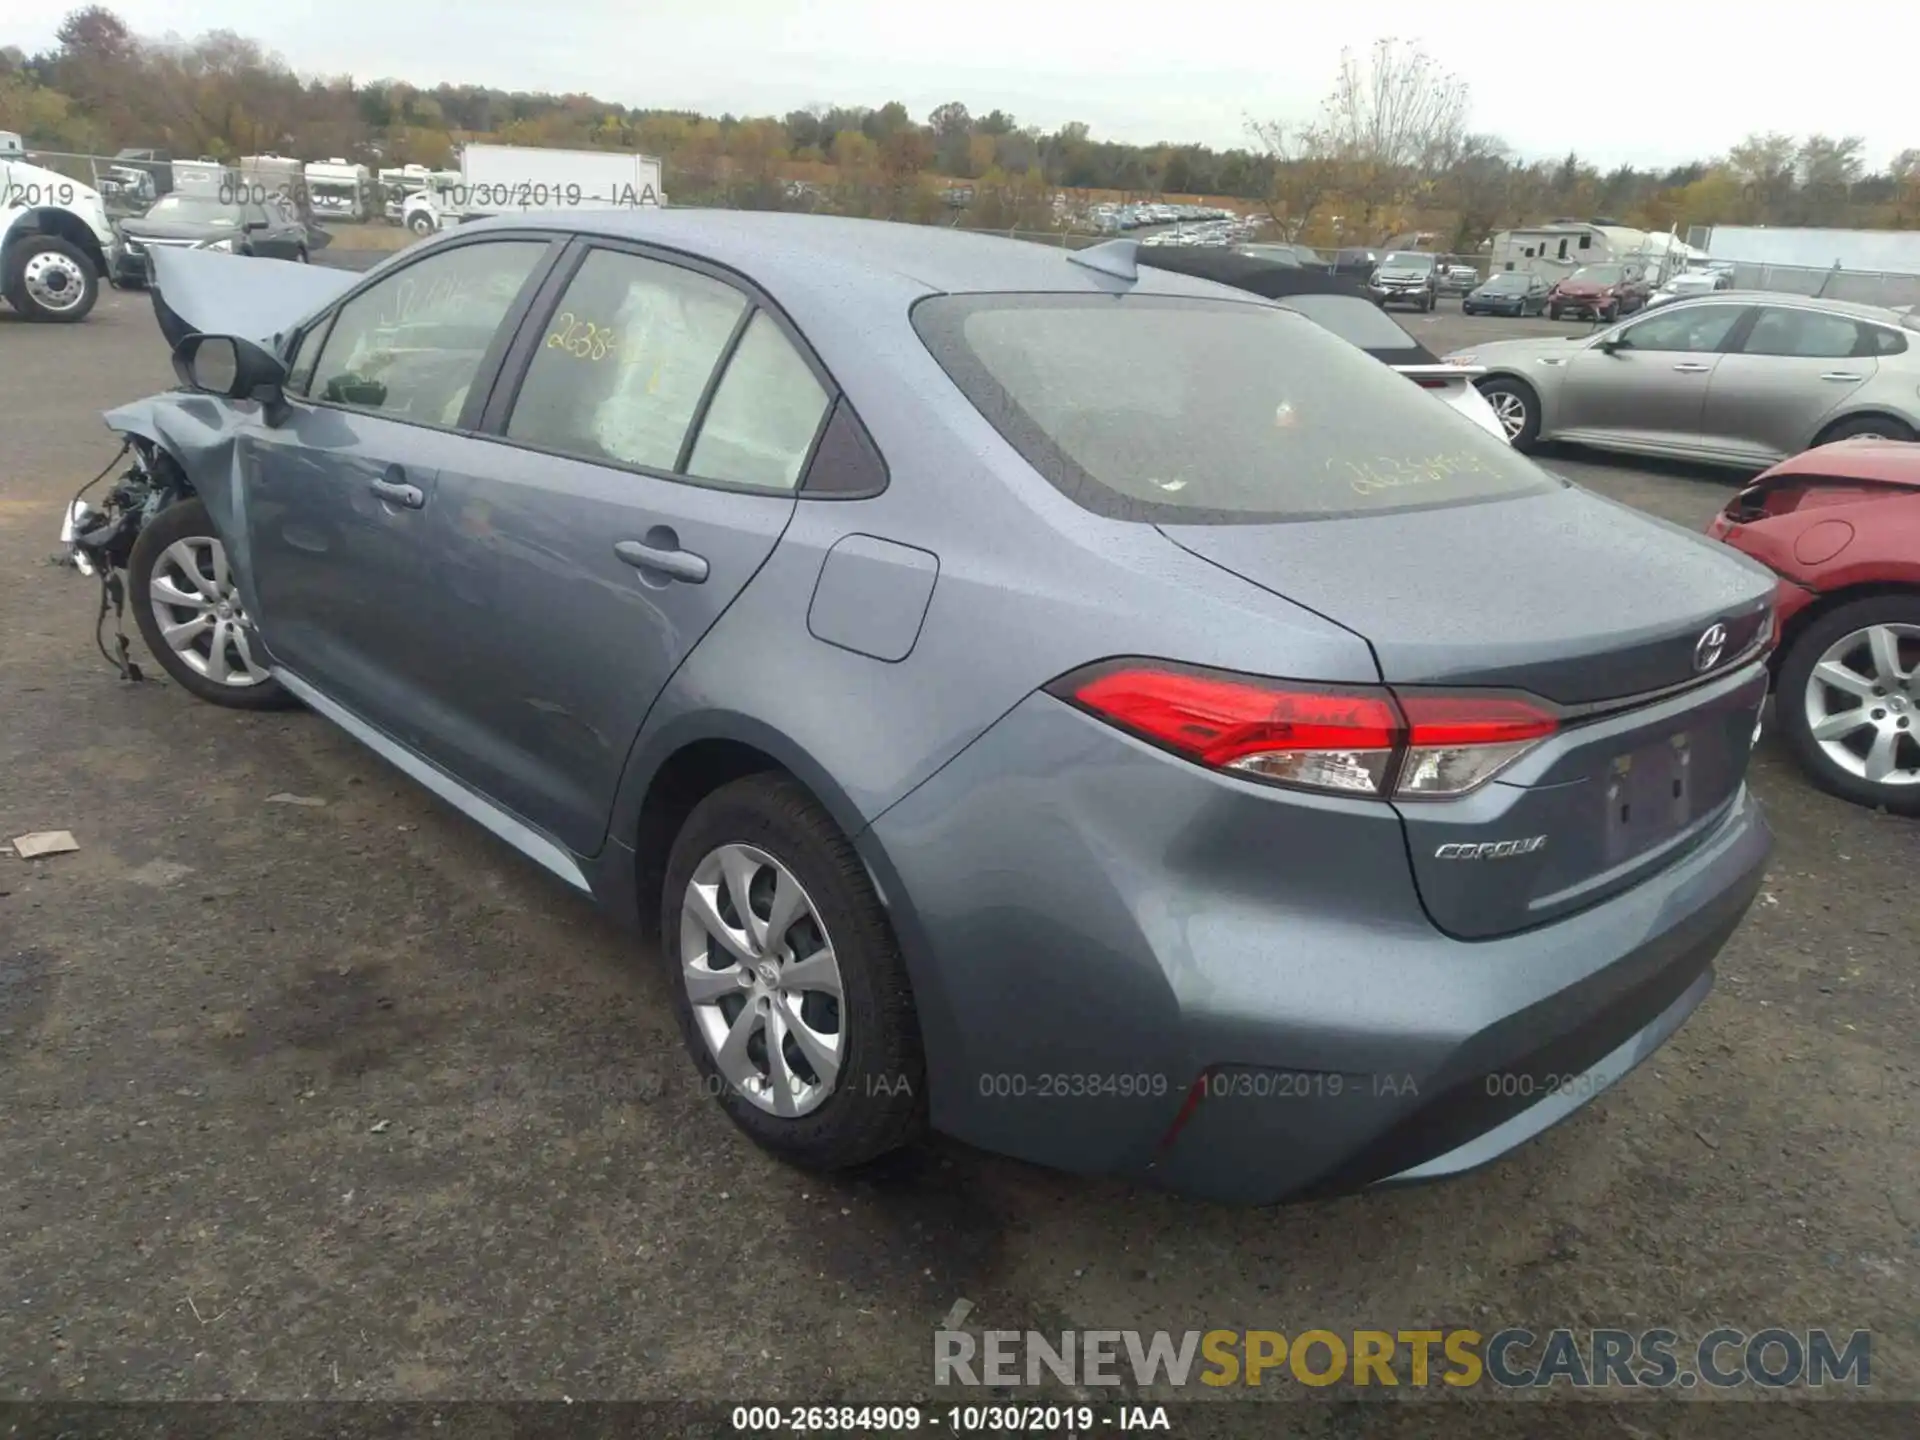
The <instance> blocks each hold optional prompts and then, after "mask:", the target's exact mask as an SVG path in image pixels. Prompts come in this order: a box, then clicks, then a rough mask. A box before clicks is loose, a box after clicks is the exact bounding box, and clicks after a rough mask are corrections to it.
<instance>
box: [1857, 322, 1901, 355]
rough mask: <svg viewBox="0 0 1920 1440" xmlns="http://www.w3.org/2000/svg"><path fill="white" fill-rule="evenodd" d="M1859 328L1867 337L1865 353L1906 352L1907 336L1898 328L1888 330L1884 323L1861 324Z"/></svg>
mask: <svg viewBox="0 0 1920 1440" xmlns="http://www.w3.org/2000/svg"><path fill="white" fill-rule="evenodd" d="M1860 329H1861V331H1862V332H1863V333H1864V334H1865V335H1866V337H1867V344H1866V353H1867V354H1869V355H1901V354H1904V353H1905V352H1906V348H1907V338H1906V336H1904V335H1902V334H1901V333H1900V332H1899V331H1898V330H1889V329H1887V328H1886V326H1884V325H1862V326H1861V327H1860Z"/></svg>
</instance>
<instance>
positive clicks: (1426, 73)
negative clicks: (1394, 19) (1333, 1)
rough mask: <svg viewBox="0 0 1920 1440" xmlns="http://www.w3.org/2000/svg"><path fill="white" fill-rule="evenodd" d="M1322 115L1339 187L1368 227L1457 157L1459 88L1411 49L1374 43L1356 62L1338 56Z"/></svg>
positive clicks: (1462, 97) (1463, 101)
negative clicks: (1337, 169)
mask: <svg viewBox="0 0 1920 1440" xmlns="http://www.w3.org/2000/svg"><path fill="white" fill-rule="evenodd" d="M1324 115H1325V121H1324V125H1323V129H1324V131H1325V134H1326V137H1327V139H1328V141H1329V143H1330V146H1331V149H1332V151H1333V154H1334V156H1335V158H1336V159H1337V160H1338V161H1339V164H1340V168H1341V171H1342V189H1343V190H1344V191H1345V192H1346V194H1347V196H1348V198H1349V199H1350V200H1352V201H1354V202H1356V203H1357V204H1358V205H1359V206H1360V208H1361V211H1362V213H1363V218H1364V223H1365V225H1366V226H1367V227H1368V228H1371V227H1372V226H1373V224H1374V221H1375V219H1376V218H1377V217H1378V216H1379V214H1380V213H1381V212H1382V211H1383V210H1386V209H1388V208H1390V207H1391V206H1393V205H1395V204H1397V203H1399V202H1400V201H1401V200H1402V199H1404V198H1405V197H1406V196H1407V195H1408V194H1410V193H1412V191H1413V190H1414V189H1415V188H1416V187H1417V186H1418V184H1419V183H1420V182H1421V181H1422V180H1423V179H1425V178H1427V177H1429V176H1432V175H1433V174H1435V173H1436V172H1437V171H1438V170H1439V168H1440V167H1441V166H1442V165H1443V164H1444V163H1445V160H1446V157H1447V156H1448V155H1450V154H1453V153H1456V152H1457V151H1458V148H1459V145H1460V138H1461V132H1462V130H1463V128H1464V126H1465V124H1466V116H1467V86H1466V82H1465V81H1463V80H1461V79H1459V78H1458V77H1456V76H1454V75H1452V74H1450V73H1448V72H1447V71H1445V70H1442V69H1441V68H1440V66H1439V65H1438V64H1437V63H1435V62H1434V61H1433V60H1432V59H1431V58H1429V57H1428V55H1427V53H1426V52H1425V51H1424V50H1422V49H1421V48H1420V47H1419V46H1418V45H1417V44H1412V43H1409V42H1404V41H1400V40H1394V39H1385V40H1380V41H1377V42H1375V44H1374V46H1373V49H1372V50H1371V51H1370V52H1369V53H1368V55H1367V57H1366V58H1365V59H1364V60H1362V59H1360V58H1359V57H1357V56H1356V55H1355V54H1354V53H1353V52H1352V51H1351V50H1349V51H1347V52H1345V53H1344V54H1343V55H1342V56H1341V58H1340V75H1339V78H1338V79H1337V80H1336V81H1335V83H1334V87H1333V94H1332V95H1330V96H1329V97H1328V98H1327V102H1326V106H1325V109H1324Z"/></svg>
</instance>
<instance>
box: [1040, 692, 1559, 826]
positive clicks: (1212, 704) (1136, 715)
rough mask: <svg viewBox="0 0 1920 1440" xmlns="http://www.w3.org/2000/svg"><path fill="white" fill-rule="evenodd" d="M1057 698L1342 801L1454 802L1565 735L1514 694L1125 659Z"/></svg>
mask: <svg viewBox="0 0 1920 1440" xmlns="http://www.w3.org/2000/svg"><path fill="white" fill-rule="evenodd" d="M1047 689H1048V691H1049V692H1050V693H1051V694H1053V695H1055V696H1057V697H1059V698H1060V699H1062V700H1066V701H1068V702H1069V703H1071V704H1074V705H1077V706H1079V707H1080V708H1081V709H1082V710H1085V711H1087V712H1088V713H1089V714H1092V715H1095V716H1097V717H1098V718H1100V719H1102V720H1105V721H1107V722H1108V723H1109V724H1112V725H1116V726H1118V727H1119V728H1121V729H1123V730H1127V731H1130V732H1132V733H1133V734H1135V735H1137V736H1139V737H1140V738H1141V739H1143V740H1147V741H1150V742H1151V743H1153V744H1156V745H1159V746H1161V747H1162V748H1164V749H1167V750H1171V751H1173V752H1174V753H1175V754H1178V755H1182V756H1184V757H1185V758H1187V759H1189V760H1191V761H1193V762H1195V763H1196V764H1200V765H1206V766H1210V767H1212V768H1214V769H1216V770H1226V771H1230V772H1232V773H1234V774H1238V775H1241V776H1244V777H1246V778H1248V779H1254V780H1264V781H1267V782H1269V783H1272V784H1276V785H1291V786H1297V787H1299V788H1301V789H1307V790H1319V791H1325V792H1330V793H1333V794H1342V795H1365V796H1376V797H1387V796H1392V797H1395V798H1398V799H1407V800H1419V799H1445V798H1448V797H1451V796H1456V795H1464V794H1466V793H1467V792H1468V791H1470V790H1474V789H1476V788H1478V787H1479V786H1481V785H1483V784H1485V783H1486V782H1487V781H1488V780H1491V779H1492V778H1493V777H1494V776H1495V775H1496V774H1498V773H1499V772H1500V771H1502V770H1504V769H1505V768H1506V767H1507V766H1509V765H1511V764H1512V763H1513V762H1514V761H1515V760H1517V759H1519V758H1520V756H1521V755H1523V754H1525V753H1526V752H1527V751H1528V750H1530V749H1532V748H1533V747H1534V746H1535V745H1537V744H1538V743H1539V742H1540V741H1541V740H1543V739H1545V738H1546V737H1547V736H1549V735H1551V734H1553V733H1554V732H1555V731H1556V730H1557V729H1558V728H1559V725H1560V721H1559V716H1558V715H1557V713H1556V712H1555V711H1554V710H1553V709H1552V708H1551V707H1550V706H1548V705H1547V704H1546V703H1545V702H1544V701H1540V700H1536V699H1533V698H1532V697H1530V696H1523V695H1517V694H1513V693H1511V692H1507V691H1471V690H1459V691H1445V692H1441V691H1428V690H1401V691H1398V692H1395V691H1391V690H1388V689H1385V688H1384V687H1379V686H1371V685H1313V684H1302V683H1294V682H1290V681H1283V680H1263V679H1257V678H1254V677H1251V676H1243V675H1231V674H1227V673H1224V672H1222V671H1217V670H1202V669H1198V668H1196V667H1191V666H1182V665H1173V664H1169V663H1165V662H1161V661H1148V660H1119V661H1107V662H1104V663H1102V664H1099V665H1093V666H1089V667H1088V668H1086V669H1084V670H1078V671H1075V672H1074V673H1073V674H1071V675H1067V676H1063V677H1062V678H1061V679H1059V680H1056V681H1055V682H1054V683H1053V684H1052V685H1049V686H1048V687H1047Z"/></svg>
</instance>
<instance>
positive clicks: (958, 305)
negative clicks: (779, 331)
mask: <svg viewBox="0 0 1920 1440" xmlns="http://www.w3.org/2000/svg"><path fill="white" fill-rule="evenodd" d="M1296 298H1297V297H1296ZM913 320H914V325H915V328H916V329H918V331H919V332H920V336H921V338H922V340H924V341H925V342H926V344H927V347H928V349H929V350H931V351H932V352H933V355H934V357H935V358H936V359H937V360H938V361H939V362H940V364H941V366H942V367H943V368H944V369H945V370H946V372H947V374H948V375H950V376H951V377H952V378H953V380H954V383H955V384H957V385H958V386H959V388H960V390H961V391H962V392H963V393H964V394H965V395H966V396H967V398H968V399H969V400H971V401H972V402H973V404H974V406H975V407H976V408H977V409H978V410H979V411H980V413H981V414H982V415H983V416H985V417H986V419H987V420H988V421H989V422H990V423H991V424H992V425H993V426H994V428H995V429H997V430H998V431H999V432H1000V433H1001V435H1003V436H1004V437H1005V438H1006V439H1007V441H1008V442H1009V443H1010V444H1011V445H1013V447H1014V448H1015V449H1016V450H1018V451H1019V452H1020V454H1021V455H1022V456H1023V457H1025V459H1026V460H1027V462H1028V463H1029V464H1031V465H1032V466H1033V467H1034V469H1036V470H1038V471H1039V472H1040V474H1041V475H1042V476H1044V477H1045V478H1046V479H1047V480H1048V481H1050V482H1051V483H1052V484H1053V485H1055V486H1056V487H1058V488H1059V489H1060V490H1061V491H1062V492H1064V493H1065V494H1066V495H1067V496H1068V497H1069V498H1070V499H1072V500H1074V501H1075V502H1076V503H1078V504H1080V505H1081V506H1083V507H1085V508H1086V509H1088V510H1092V511H1094V512H1096V513H1098V514H1102V515H1109V516H1114V517H1117V518H1121V519H1131V520H1147V521H1158V520H1165V521H1170V522H1177V523H1183V524H1195V523H1220V524H1231V523H1242V522H1259V521H1275V520H1307V519H1320V518H1328V517H1332V516H1339V515H1357V514H1373V513H1379V512H1384V511H1392V510H1416V509H1425V508H1429V507H1432V506H1438V505H1458V504H1466V503H1471V502H1475V501H1483V500H1498V499H1505V498H1509V497H1512V496H1517V495H1528V494H1536V493H1540V492H1543V491H1547V490H1551V489H1555V488H1557V487H1558V486H1559V485H1560V483H1561V482H1559V481H1557V480H1555V479H1553V478H1552V477H1551V476H1549V475H1548V474H1547V473H1546V472H1545V471H1543V470H1542V469H1540V467H1539V466H1537V465H1534V464H1533V463H1532V462H1531V461H1529V460H1527V459H1525V458H1524V457H1523V456H1521V455H1519V454H1517V453H1515V452H1514V451H1513V450H1512V449H1510V448H1509V447H1507V446H1506V445H1504V444H1502V443H1501V442H1500V441H1499V440H1497V439H1495V438H1494V437H1493V436H1491V435H1489V434H1487V433H1486V431H1484V430H1482V429H1481V428H1480V427H1479V426H1477V425H1475V424H1473V423H1472V422H1471V421H1469V420H1466V419H1464V418H1463V417H1461V416H1459V415H1457V414H1455V413H1454V412H1453V411H1452V410H1450V409H1449V408H1448V407H1447V406H1445V405H1443V404H1441V403H1440V402H1439V401H1438V400H1436V399H1435V398H1434V397H1433V396H1431V395H1429V394H1428V393H1427V392H1426V391H1424V390H1422V389H1419V388H1418V387H1416V386H1413V385H1409V384H1408V383H1407V382H1406V380H1405V379H1404V378H1402V377H1401V376H1399V375H1397V374H1395V373H1394V372H1393V371H1392V370H1390V369H1388V368H1387V367H1386V366H1385V365H1382V364H1381V363H1380V362H1379V361H1377V360H1374V359H1372V358H1371V357H1369V356H1368V355H1367V354H1365V353H1364V352H1363V351H1360V350H1356V349H1354V348H1353V347H1352V346H1351V345H1349V344H1347V343H1346V342H1345V341H1342V340H1339V339H1337V338H1335V337H1334V336H1333V335H1331V334H1329V333H1328V332H1327V331H1326V330H1323V329H1322V328H1321V327H1320V326H1319V325H1317V324H1315V323H1314V322H1313V321H1311V320H1308V319H1306V318H1305V317H1304V316H1301V315H1296V314H1292V313H1290V312H1288V311H1286V310H1282V309H1279V308H1277V307H1273V306H1265V305H1254V304H1236V303H1234V302H1231V301H1219V300H1210V299H1199V298H1187V297H1182V296H1165V295H1130V296H1123V297H1113V296H1103V295H966V296H952V295H950V296H937V297H933V298H930V299H927V300H923V301H921V302H920V304H919V305H917V306H915V307H914V311H913ZM1396 328H1398V327H1396Z"/></svg>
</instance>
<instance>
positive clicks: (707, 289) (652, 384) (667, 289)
mask: <svg viewBox="0 0 1920 1440" xmlns="http://www.w3.org/2000/svg"><path fill="white" fill-rule="evenodd" d="M746 314H747V297H746V296H745V295H743V294H742V293H741V292H740V291H738V290H736V289H734V288H733V287H732V286H731V285H728V284H725V283H723V282H722V281H719V280H716V279H714V278H713V277H712V276H709V275H702V274H700V273H698V272H697V271H693V270H686V269H682V268H681V267H680V266H678V265H669V264H666V263H664V262H662V261H659V260H650V259H647V258H645V257H644V256H640V255H629V254H625V253H623V252H621V251H617V250H594V251H592V252H591V253H589V254H588V256H587V258H586V259H585V260H584V261H583V262H582V263H581V266H580V269H579V271H578V273H576V274H575V275H574V277H573V279H572V280H571V281H570V282H568V285H567V291H566V294H565V295H563V296H562V297H561V299H560V305H559V309H558V310H557V311H555V313H554V315H553V317H552V319H550V320H549V321H548V322H547V335H546V338H545V340H543V341H542V342H541V345H540V348H539V349H537V350H535V351H534V352H533V358H532V360H531V361H529V363H528V365H527V373H526V378H525V379H524V380H523V381H522V382H521V385H520V393H519V396H518V397H517V398H516V399H515V401H514V405H513V414H512V415H511V416H510V417H509V418H508V421H507V438H508V439H510V440H518V441H521V442H523V443H526V444H529V445H536V446H539V447H540V448H542V449H547V450H557V451H560V452H562V453H564V454H568V455H577V456H579V457H581V458H582V459H585V460H599V461H612V462H613V463H615V464H620V465H632V466H635V467H637V468H640V469H644V470H657V471H661V472H663V473H668V474H671V473H674V472H676V471H678V470H679V469H680V468H681V465H682V457H683V456H684V455H685V453H686V446H687V443H688V438H689V436H690V435H691V433H692V430H693V425H694V421H695V418H696V417H697V416H698V414H699V411H700V406H701V401H702V399H703V398H704V397H705V396H706V394H707V390H708V387H709V384H710V383H711V381H712V379H713V375H714V371H715V369H716V368H717V367H718V366H719V363H720V359H721V357H722V356H723V355H724V354H726V352H727V348H728V346H729V345H731V344H732V343H733V339H734V334H735V331H736V330H738V328H739V326H740V323H741V321H742V320H743V319H744V318H745V317H746Z"/></svg>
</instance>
